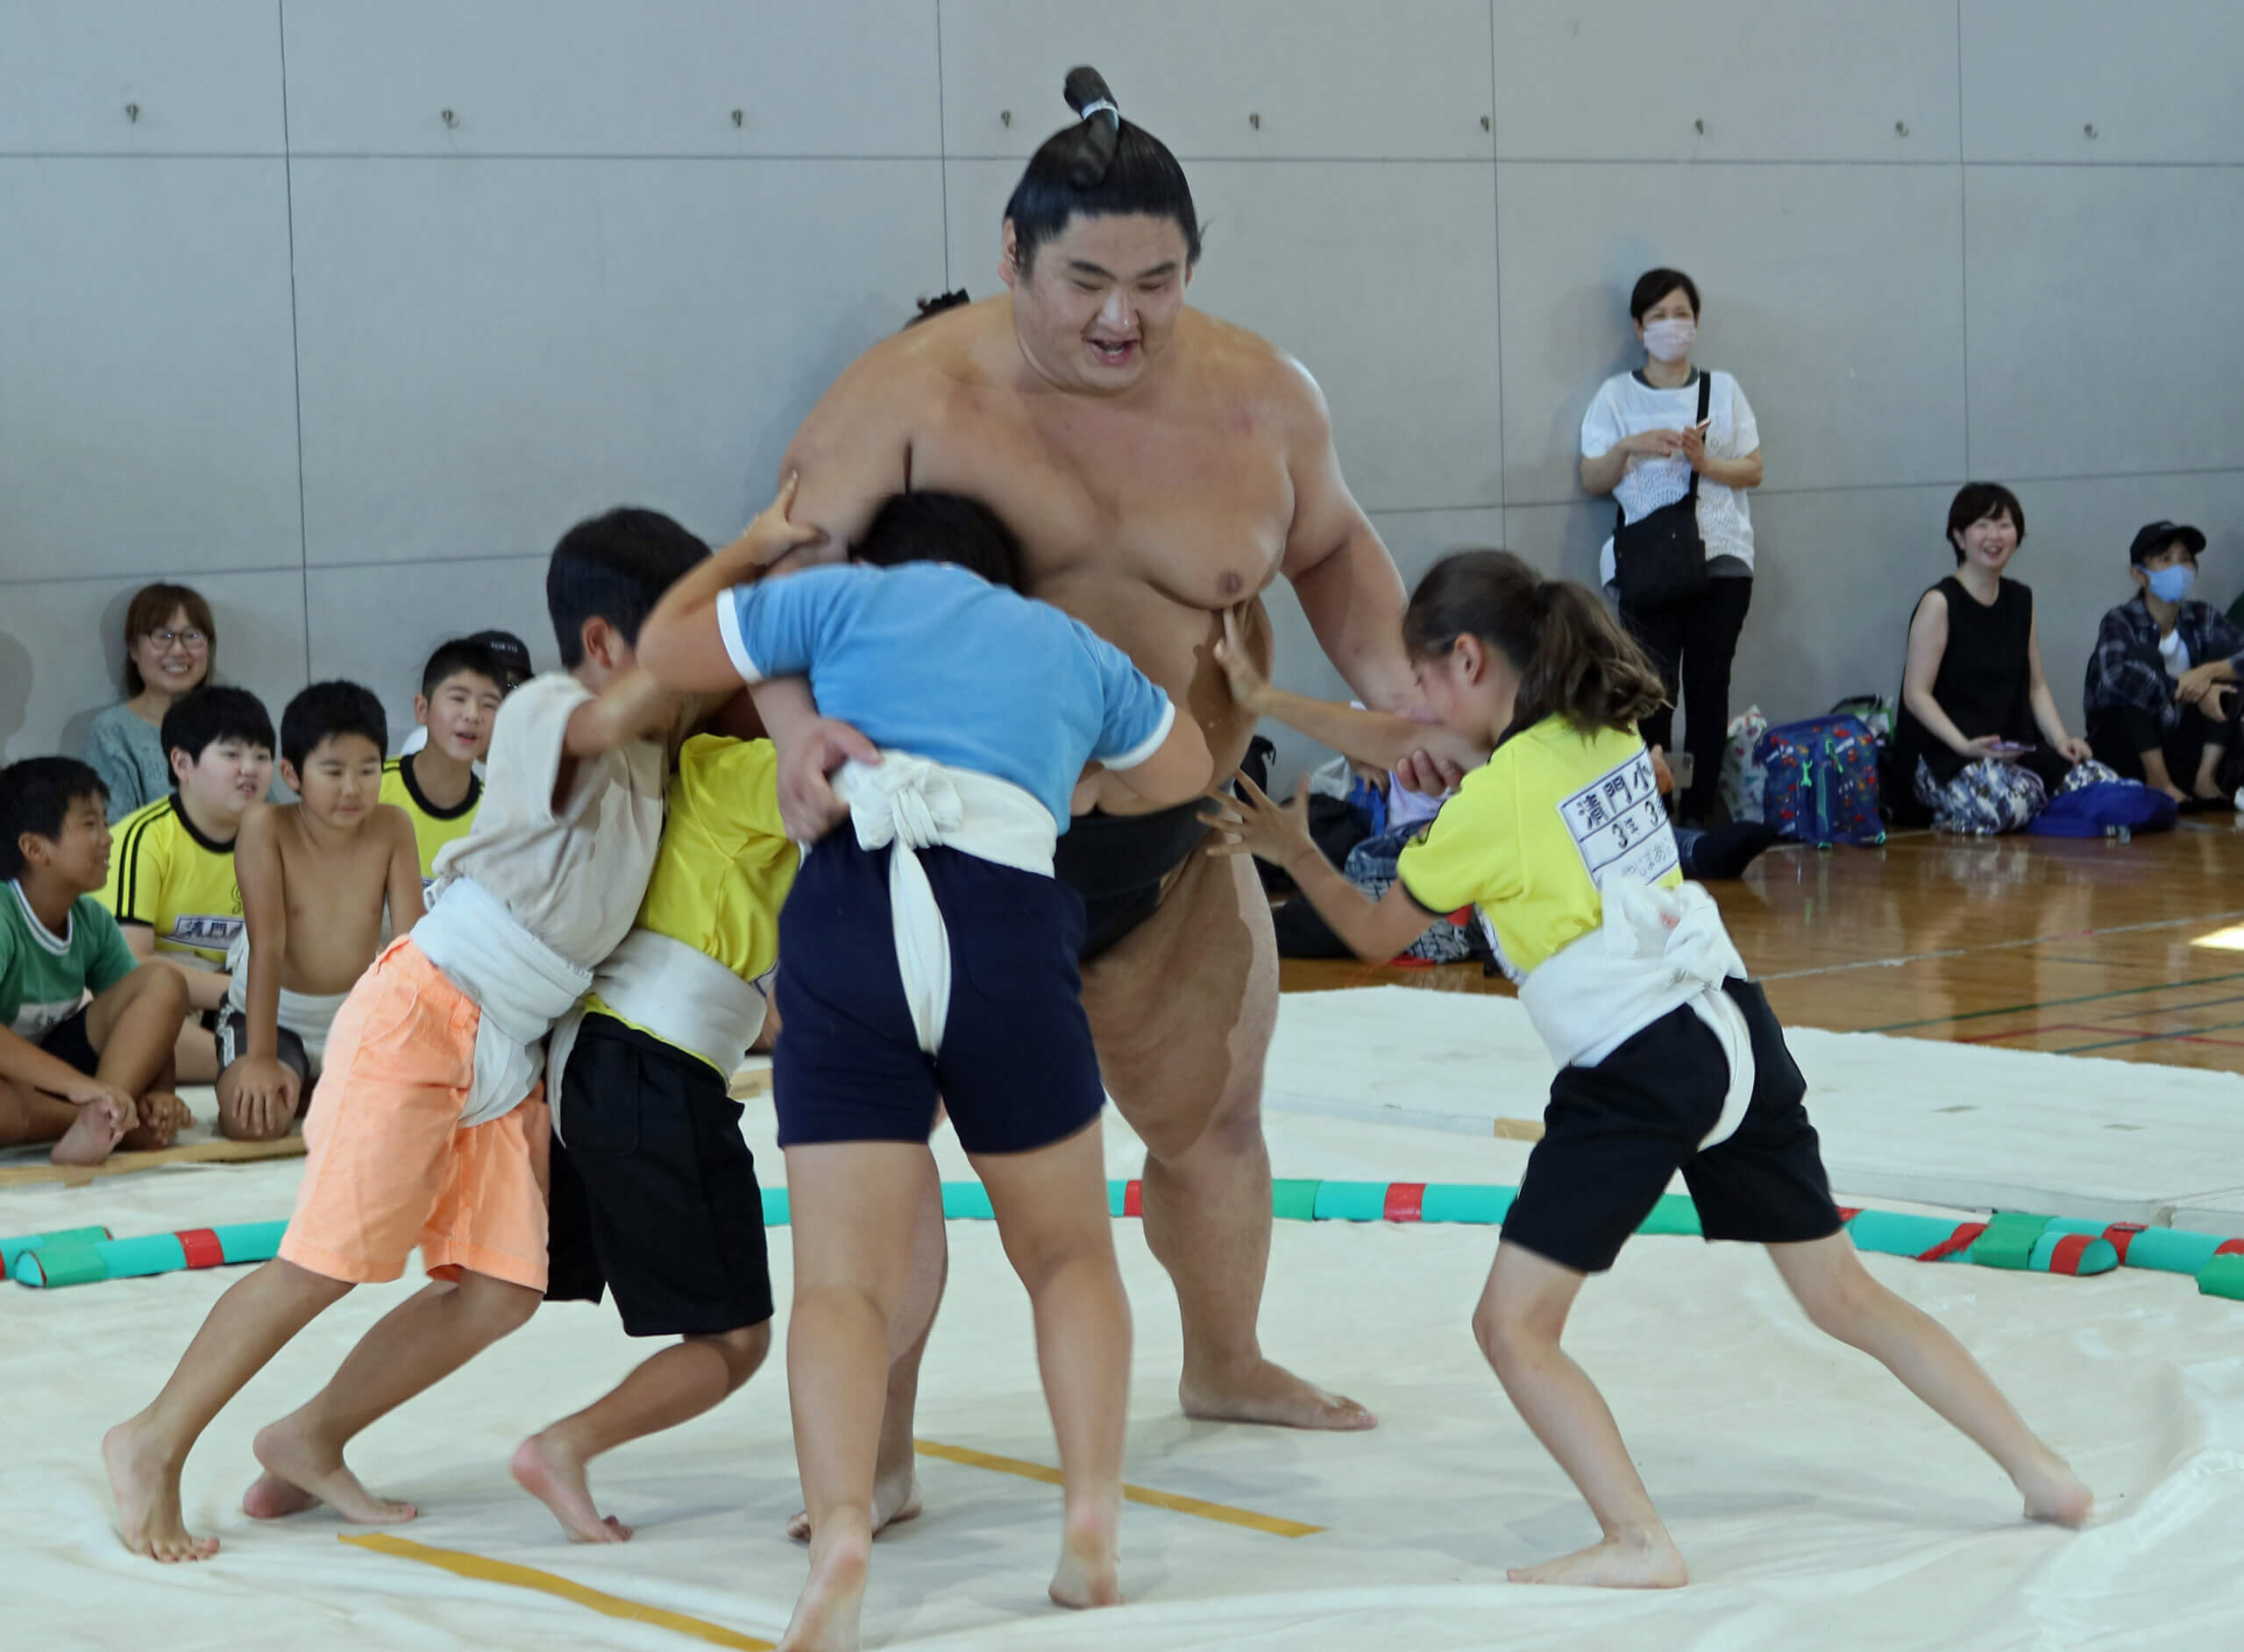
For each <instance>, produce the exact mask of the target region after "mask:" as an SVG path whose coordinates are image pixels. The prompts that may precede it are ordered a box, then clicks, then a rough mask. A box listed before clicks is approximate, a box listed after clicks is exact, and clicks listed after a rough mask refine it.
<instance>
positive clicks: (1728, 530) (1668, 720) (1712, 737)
mask: <svg viewBox="0 0 2244 1652" xmlns="http://www.w3.org/2000/svg"><path fill="white" fill-rule="evenodd" d="M1629 316H1630V320H1631V321H1632V322H1633V323H1635V326H1636V330H1637V338H1638V339H1639V340H1641V341H1642V342H1643V344H1644V365H1643V366H1642V367H1640V368H1638V369H1637V371H1636V372H1624V373H1618V374H1616V375H1615V376H1614V377H1612V378H1610V379H1607V380H1606V381H1605V382H1604V384H1602V385H1601V386H1599V387H1598V392H1597V395H1596V397H1595V398H1594V400H1593V401H1591V402H1590V404H1589V411H1588V412H1587V413H1586V414H1584V415H1582V421H1581V483H1582V486H1584V487H1586V488H1587V489H1588V490H1589V491H1590V492H1591V493H1610V494H1612V495H1613V497H1614V499H1615V500H1616V502H1617V503H1618V504H1619V506H1620V507H1621V516H1622V520H1623V521H1630V522H1635V521H1641V520H1642V519H1643V518H1644V516H1646V515H1648V514H1651V512H1653V511H1655V510H1658V508H1659V507H1662V506H1663V505H1672V504H1673V503H1675V501H1677V500H1679V499H1681V498H1682V497H1683V495H1684V493H1686V492H1687V490H1688V489H1689V486H1690V484H1691V478H1692V475H1693V473H1694V472H1696V473H1697V476H1698V479H1699V508H1698V518H1699V536H1700V537H1701V539H1703V540H1704V541H1705V542H1706V548H1707V572H1708V576H1709V578H1708V582H1707V585H1706V588H1705V589H1704V590H1703V591H1701V592H1700V593H1699V594H1698V595H1696V596H1694V597H1691V598H1688V599H1686V600H1684V601H1682V602H1680V603H1679V604H1677V605H1675V606H1668V607H1661V608H1657V609H1651V610H1645V609H1639V608H1635V607H1632V606H1630V604H1629V602H1628V601H1627V600H1625V599H1621V601H1620V607H1621V617H1622V619H1623V620H1625V621H1626V622H1627V623H1628V626H1629V629H1630V632H1631V633H1632V634H1633V635H1635V637H1636V638H1637V641H1638V642H1641V643H1643V644H1644V649H1645V650H1646V651H1647V652H1648V653H1650V654H1651V656H1652V658H1653V660H1654V661H1655V662H1656V663H1658V666H1659V674H1660V677H1662V679H1663V680H1664V681H1665V683H1666V684H1667V693H1668V699H1669V701H1670V704H1669V705H1668V707H1667V708H1666V709H1665V710H1663V711H1661V712H1660V713H1659V714H1658V716H1656V717H1652V718H1650V719H1648V720H1646V721H1645V723H1644V741H1645V743H1646V744H1648V745H1652V746H1660V747H1665V748H1669V749H1671V750H1672V748H1673V736H1674V718H1675V709H1674V708H1675V705H1677V704H1678V703H1679V704H1680V705H1681V706H1682V707H1683V709H1684V711H1685V713H1686V715H1687V719H1688V721H1687V735H1688V737H1687V740H1686V741H1685V747H1684V748H1685V749H1686V750H1687V751H1688V752H1689V753H1690V754H1691V762H1692V776H1691V784H1690V788H1689V790H1688V791H1686V792H1685V793H1684V796H1683V800H1682V806H1681V808H1680V810H1679V819H1681V820H1682V821H1683V822H1684V824H1686V825H1690V826H1701V825H1704V824H1705V823H1706V820H1707V817H1708V814H1710V813H1711V812H1712V811H1713V808H1714V804H1715V795H1716V791H1717V787H1718V783H1719V782H1720V779H1721V773H1722V748H1723V745H1724V744H1725V743H1726V741H1728V739H1729V666H1730V661H1731V659H1732V657H1733V656H1735V655H1736V652H1737V636H1738V633H1739V632H1740V631H1741V630H1743V628H1744V625H1745V611H1746V609H1747V608H1748V607H1750V606H1751V604H1752V601H1753V521H1752V517H1751V516H1750V514H1749V513H1748V511H1747V508H1746V503H1745V490H1746V489H1747V488H1749V487H1758V486H1760V485H1761V432H1760V429H1759V428H1758V426H1757V425H1756V424H1755V423H1754V422H1753V409H1752V408H1750V407H1749V406H1748V405H1746V401H1745V393H1744V392H1743V391H1742V390H1740V389H1739V388H1738V387H1737V380H1736V379H1733V378H1731V377H1730V376H1729V374H1728V373H1726V372H1716V373H1711V374H1709V375H1708V376H1709V378H1710V379H1711V383H1710V384H1709V385H1708V401H1707V422H1706V426H1705V428H1704V429H1701V428H1700V425H1699V392H1700V383H1699V370H1698V369H1697V368H1695V367H1694V366H1693V365H1691V346H1692V344H1693V343H1694V341H1695V339H1696V338H1697V336H1698V330H1699V289H1698V287H1697V285H1696V284H1695V283H1694V282H1693V281H1692V280H1691V278H1690V277H1689V276H1687V275H1686V274H1684V273H1683V272H1682V271H1680V270H1651V271H1649V272H1647V273H1645V275H1644V278H1643V279H1642V280H1639V281H1637V285H1636V290H1635V291H1634V292H1632V293H1631V294H1630V295H1629ZM1599 573H1600V577H1601V578H1602V579H1603V580H1604V581H1605V584H1606V585H1607V587H1608V590H1611V589H1612V588H1613V585H1614V565H1613V542H1612V541H1611V540H1609V539H1608V540H1607V541H1606V542H1605V550H1604V555H1603V558H1602V560H1601V563H1600V564H1599ZM1615 595H1616V598H1618V595H1619V593H1618V592H1617V591H1616V592H1615Z"/></svg>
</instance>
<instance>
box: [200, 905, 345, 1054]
mask: <svg viewBox="0 0 2244 1652" xmlns="http://www.w3.org/2000/svg"><path fill="white" fill-rule="evenodd" d="M226 968H227V970H228V971H229V972H230V974H231V976H232V979H231V980H230V981H228V982H227V983H226V1007H227V1008H228V1009H229V1010H233V1011H235V1012H236V1013H237V1014H239V1015H247V1014H248V1013H249V929H248V926H247V925H244V926H243V929H242V932H241V933H240V934H238V935H237V936H235V937H234V940H233V945H231V947H227V948H226ZM350 996H351V995H350V993H349V992H347V991H344V992H291V991H289V990H288V988H286V987H283V988H281V989H280V1013H279V1014H278V1015H276V1016H275V1017H273V1020H274V1023H275V1025H280V1026H282V1027H286V1028H287V1029H288V1031H289V1032H293V1033H295V1035H296V1036H297V1037H298V1038H299V1039H302V1040H303V1042H304V1049H305V1051H306V1052H307V1053H309V1055H310V1056H311V1058H312V1060H315V1061H317V1060H322V1059H323V1057H324V1056H325V1055H326V1053H327V1030H328V1028H329V1027H330V1026H331V1025H334V1022H335V1012H336V1011H337V1010H340V1009H341V1008H342V1007H343V1005H344V1002H345V1001H346V1000H347V999H349V997H350Z"/></svg>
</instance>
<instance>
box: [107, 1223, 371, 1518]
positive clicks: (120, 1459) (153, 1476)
mask: <svg viewBox="0 0 2244 1652" xmlns="http://www.w3.org/2000/svg"><path fill="white" fill-rule="evenodd" d="M350 1289H351V1287H349V1286H348V1285H346V1284H344V1283H343V1282H342V1281H341V1280H330V1279H328V1278H326V1277H324V1276H323V1275H322V1274H318V1273H311V1272H309V1270H307V1269H304V1268H300V1267H298V1266H296V1265H295V1263H293V1262H284V1261H273V1262H267V1263H266V1264H265V1266H262V1267H260V1268H259V1269H258V1270H257V1272H256V1273H252V1274H251V1275H250V1276H249V1277H248V1278H246V1279H245V1280H240V1281H239V1282H238V1283H237V1284H235V1285H234V1286H233V1287H232V1288H231V1289H230V1290H228V1291H227V1293H226V1294H224V1296H222V1297H220V1298H219V1299H218V1301H217V1306H216V1307H214V1308H212V1309H211V1310H210V1316H209V1318H208V1319H206V1320H204V1321H203V1322H202V1329H201V1330H199V1331H197V1332H195V1340H194V1341H193V1342H191V1343H189V1344H188V1346H187V1352H186V1353H185V1354H184V1355H182V1356H181V1358H180V1362H179V1369H178V1370H176V1371H174V1372H172V1377H171V1380H170V1381H169V1382H167V1383H166V1384H165V1385H164V1386H163V1392H162V1393H159V1394H158V1395H157V1396H156V1397H155V1399H154V1400H153V1401H152V1402H151V1403H150V1404H149V1406H148V1408H147V1409H146V1410H145V1411H143V1412H141V1413H140V1414H139V1415H138V1416H136V1417H134V1418H132V1419H131V1421H129V1422H120V1423H119V1424H117V1427H115V1428H114V1429H110V1431H109V1433H108V1435H107V1436H104V1437H103V1441H102V1457H103V1462H104V1463H106V1464H107V1465H108V1468H109V1483H110V1492H111V1493H112V1494H113V1495H114V1496H115V1498H116V1500H117V1522H118V1525H119V1527H120V1528H121V1529H122V1530H123V1532H124V1546H125V1547H126V1548H127V1549H131V1550H132V1551H133V1552H134V1553H135V1554H138V1555H146V1556H149V1557H150V1558H152V1559H154V1560H202V1559H206V1558H208V1557H209V1556H211V1555H213V1554H216V1553H217V1549H218V1543H217V1539H216V1538H209V1537H195V1536H193V1535H190V1534H189V1533H188V1529H187V1526H186V1523H185V1521H184V1520H183V1519H182V1518H181V1514H180V1507H179V1474H180V1468H181V1465H182V1464H184V1463H185V1462H186V1461H187V1454H188V1450H190V1449H192V1448H193V1446H194V1444H195V1441H196V1439H197V1438H198V1437H200V1436H201V1435H202V1431H203V1429H207V1428H209V1426H210V1419H211V1418H213V1417H215V1416H217V1414H218V1412H219V1409H220V1407H223V1406H224V1404H225V1403H226V1401H227V1400H231V1399H232V1398H233V1397H234V1396H235V1395H236V1394H237V1393H240V1392H241V1387H242V1385H243V1384H244V1383H245V1382H247V1381H248V1380H249V1379H251V1378H252V1377H253V1376H255V1375H256V1374H257V1373H258V1372H259V1371H261V1370H263V1369H264V1367H265V1365H266V1362H267V1361H269V1360H270V1359H271V1358H273V1355H275V1354H276V1353H278V1352H280V1350H281V1349H282V1348H283V1347H284V1346H286V1345H287V1344H288V1340H289V1339H290V1338H291V1337H293V1336H295V1334H296V1333H297V1332H298V1331H300V1330H302V1329H303V1328H304V1327H305V1326H307V1325H309V1324H310V1323H311V1322H312V1321H313V1320H314V1319H316V1318H317V1317H318V1316H319V1315H320V1314H321V1313H322V1312H323V1311H324V1310H325V1309H327V1308H330V1307H332V1306H333V1305H334V1304H335V1303H337V1302H338V1301H341V1300H342V1299H343V1297H344V1295H345V1294H348V1293H349V1291H350Z"/></svg>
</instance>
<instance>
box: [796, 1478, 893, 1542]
mask: <svg viewBox="0 0 2244 1652" xmlns="http://www.w3.org/2000/svg"><path fill="white" fill-rule="evenodd" d="M919 1518H920V1477H919V1475H918V1474H917V1473H915V1472H914V1471H913V1470H912V1469H910V1468H908V1467H907V1468H906V1469H905V1471H904V1472H903V1473H902V1474H898V1475H888V1476H884V1478H880V1479H877V1480H875V1481H874V1482H873V1535H874V1536H876V1537H877V1536H879V1535H881V1534H882V1533H883V1532H884V1531H886V1530H887V1529H888V1528H890V1527H891V1526H901V1525H902V1524H904V1522H905V1521H908V1520H917V1519H919ZM787 1535H788V1536H790V1537H792V1538H793V1539H794V1540H795V1541H796V1542H799V1543H806V1542H810V1511H809V1510H807V1509H798V1510H796V1511H795V1517H794V1518H793V1519H792V1520H791V1521H788V1522H787Z"/></svg>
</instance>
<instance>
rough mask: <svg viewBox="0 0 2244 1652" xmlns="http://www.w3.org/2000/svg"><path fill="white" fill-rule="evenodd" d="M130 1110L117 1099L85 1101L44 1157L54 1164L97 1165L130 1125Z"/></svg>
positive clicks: (113, 1148) (107, 1154) (122, 1137)
mask: <svg viewBox="0 0 2244 1652" xmlns="http://www.w3.org/2000/svg"><path fill="white" fill-rule="evenodd" d="M132 1124H133V1114H132V1112H131V1110H130V1109H129V1108H127V1107H126V1106H124V1103H120V1102H113V1101H98V1102H88V1103H85V1104H84V1105H83V1106H82V1107H80V1108H79V1109H78V1117H76V1118H75V1119H73V1120H71V1122H70V1128H69V1129H67V1130H66V1131H63V1132H62V1139H61V1140H60V1141H58V1142H56V1143H55V1144H54V1146H53V1151H51V1152H49V1153H48V1154H47V1157H48V1158H49V1159H52V1160H53V1161H54V1162H55V1163H56V1164H58V1165H98V1164H99V1163H101V1162H102V1160H103V1159H106V1158H108V1157H109V1156H110V1154H111V1153H112V1152H116V1151H117V1143H118V1142H120V1141H122V1140H124V1132H125V1131H128V1130H130V1129H131V1128H132Z"/></svg>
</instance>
